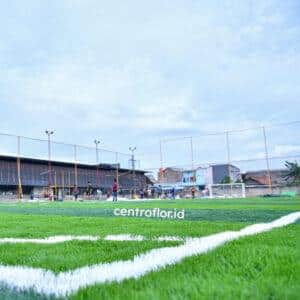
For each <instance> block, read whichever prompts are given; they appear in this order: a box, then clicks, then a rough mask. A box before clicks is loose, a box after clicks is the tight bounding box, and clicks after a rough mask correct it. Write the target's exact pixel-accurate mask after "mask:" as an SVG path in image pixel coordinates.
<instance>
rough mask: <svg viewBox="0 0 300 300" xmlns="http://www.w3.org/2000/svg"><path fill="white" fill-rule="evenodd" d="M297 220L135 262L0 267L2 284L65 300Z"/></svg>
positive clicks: (293, 217) (289, 217) (166, 250)
mask: <svg viewBox="0 0 300 300" xmlns="http://www.w3.org/2000/svg"><path fill="white" fill-rule="evenodd" d="M298 219H300V212H295V213H292V214H289V215H287V216H284V217H282V218H280V219H277V220H275V221H273V222H271V223H263V224H255V225H250V226H247V227H245V228H244V229H242V230H240V231H227V232H222V233H217V234H213V235H210V236H207V237H202V238H192V239H189V240H187V241H186V242H185V243H184V244H182V245H180V246H176V247H164V248H160V249H153V250H150V251H148V252H146V253H144V254H141V255H137V256H135V257H134V258H133V259H132V260H126V261H116V262H112V263H104V264H97V265H92V266H86V267H83V268H78V269H76V270H73V271H67V272H61V273H59V274H57V275H55V274H54V273H53V272H52V271H49V270H44V269H40V268H38V269H35V268H31V267H22V266H3V265H0V282H2V283H3V284H5V285H7V286H8V287H10V288H16V289H17V290H28V289H32V290H33V291H35V292H37V293H40V294H44V295H48V296H50V295H53V296H57V297H66V296H67V295H70V294H72V293H76V292H77V291H78V290H79V289H80V288H84V287H87V286H89V285H93V284H100V283H104V282H112V281H117V282H121V281H122V280H125V279H129V278H139V277H141V276H143V275H145V274H147V273H148V272H151V271H157V270H159V269H161V268H163V267H166V266H168V265H172V264H175V263H178V262H180V261H181V260H183V259H184V258H187V257H190V256H193V255H199V254H202V253H206V252H207V251H209V250H212V249H214V248H216V247H218V246H221V245H223V244H224V243H226V242H229V241H232V240H236V239H238V238H241V237H243V236H249V235H255V234H258V233H262V232H266V231H269V230H272V229H274V228H279V227H283V226H286V225H288V224H292V223H294V222H296V221H297V220H298Z"/></svg>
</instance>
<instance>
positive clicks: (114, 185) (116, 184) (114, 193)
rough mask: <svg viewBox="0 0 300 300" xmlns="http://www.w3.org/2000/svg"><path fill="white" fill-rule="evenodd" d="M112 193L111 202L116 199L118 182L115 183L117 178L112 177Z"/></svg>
mask: <svg viewBox="0 0 300 300" xmlns="http://www.w3.org/2000/svg"><path fill="white" fill-rule="evenodd" d="M112 194H113V202H117V201H118V183H117V179H114V183H113V186H112Z"/></svg>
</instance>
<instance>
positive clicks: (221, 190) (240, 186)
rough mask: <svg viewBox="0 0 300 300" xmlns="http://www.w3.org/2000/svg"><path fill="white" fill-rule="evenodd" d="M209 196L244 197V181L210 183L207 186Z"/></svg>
mask: <svg viewBox="0 0 300 300" xmlns="http://www.w3.org/2000/svg"><path fill="white" fill-rule="evenodd" d="M208 189H209V197H210V198H245V197H246V190H245V184H244V183H232V184H231V183H228V184H211V185H210V186H209V187H208Z"/></svg>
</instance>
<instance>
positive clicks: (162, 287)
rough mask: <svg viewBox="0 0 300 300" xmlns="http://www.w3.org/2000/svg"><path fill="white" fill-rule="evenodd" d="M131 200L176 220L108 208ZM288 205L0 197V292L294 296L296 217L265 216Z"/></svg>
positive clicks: (291, 209) (298, 271) (274, 201)
mask: <svg viewBox="0 0 300 300" xmlns="http://www.w3.org/2000/svg"><path fill="white" fill-rule="evenodd" d="M137 208H138V209H139V210H154V209H160V210H170V211H174V210H176V211H182V210H184V219H167V218H156V217H152V218H146V217H131V216H122V215H116V214H115V210H116V209H119V211H120V210H121V209H125V211H128V210H129V209H137ZM295 212H300V198H253V199H217V200H213V199H205V200H204V199H196V200H161V201H143V202H136V201H131V202H130V201H128V202H120V203H115V204H114V203H109V202H77V203H74V202H63V203H60V202H56V203H27V204H1V205H0V228H1V231H0V299H59V298H61V299H65V298H68V299H124V298H127V299H200V298H201V299H298V297H299V294H300V218H298V217H294V219H293V220H292V221H288V222H287V221H286V222H285V221H279V222H277V223H276V222H275V223H274V220H285V219H280V218H282V217H284V216H295ZM272 222H273V223H272ZM257 223H268V224H271V225H268V226H269V227H268V226H265V227H263V226H261V227H260V226H256V227H250V228H249V227H248V226H250V225H252V224H257ZM278 224H279V225H278ZM244 228H248V229H246V230H245V231H243V229H244ZM262 228H264V229H262ZM240 230H242V231H240ZM256 230H257V232H256ZM252 231H253V232H252ZM224 232H227V233H225V234H224ZM238 232H240V233H238ZM249 232H252V233H249ZM255 232H256V234H254V233H255ZM218 233H219V234H218ZM216 234H218V235H216ZM58 236H59V238H58ZM203 237H208V238H207V239H201V238H203ZM88 266H89V267H88Z"/></svg>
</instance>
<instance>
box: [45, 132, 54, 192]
mask: <svg viewBox="0 0 300 300" xmlns="http://www.w3.org/2000/svg"><path fill="white" fill-rule="evenodd" d="M45 133H46V134H47V138H48V186H49V192H50V189H51V185H52V180H51V176H52V174H51V173H52V171H51V135H53V134H54V131H52V130H45Z"/></svg>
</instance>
